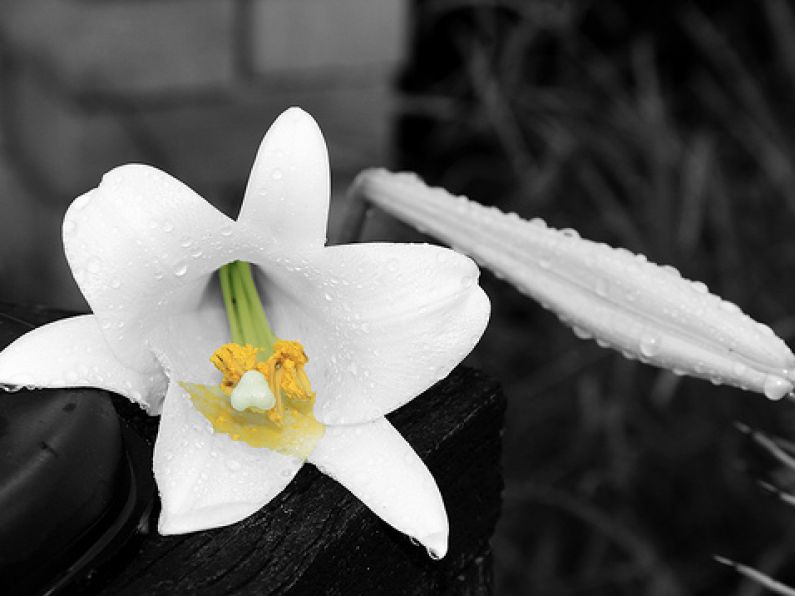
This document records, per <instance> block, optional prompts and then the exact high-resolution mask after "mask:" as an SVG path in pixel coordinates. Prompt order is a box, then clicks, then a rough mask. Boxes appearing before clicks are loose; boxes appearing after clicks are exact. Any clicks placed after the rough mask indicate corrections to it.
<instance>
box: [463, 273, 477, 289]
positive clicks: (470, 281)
mask: <svg viewBox="0 0 795 596" xmlns="http://www.w3.org/2000/svg"><path fill="white" fill-rule="evenodd" d="M474 284H475V278H474V277H472V276H471V275H465V276H464V277H462V278H461V287H462V288H464V289H468V288H471V287H472V286H473V285H474Z"/></svg>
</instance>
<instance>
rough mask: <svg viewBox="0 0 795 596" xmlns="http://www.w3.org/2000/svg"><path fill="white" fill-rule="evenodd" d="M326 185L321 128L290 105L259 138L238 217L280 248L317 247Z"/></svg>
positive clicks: (322, 241) (322, 234)
mask: <svg viewBox="0 0 795 596" xmlns="http://www.w3.org/2000/svg"><path fill="white" fill-rule="evenodd" d="M330 184H331V183H330V174H329V163H328V152H327V150H326V143H325V141H324V140H323V135H322V133H321V132H320V128H319V127H318V125H317V123H316V122H315V120H314V119H313V118H312V117H311V116H310V115H309V114H307V113H306V112H304V111H303V110H301V109H299V108H290V109H289V110H287V111H285V112H284V113H283V114H282V115H281V116H279V117H278V118H277V119H276V121H275V122H274V123H273V125H271V127H270V129H269V130H268V132H267V134H266V135H265V138H264V139H263V140H262V144H261V145H260V148H259V151H258V153H257V157H256V159H255V160H254V167H253V168H252V170H251V176H250V177H249V181H248V186H247V187H246V194H245V197H244V200H243V205H242V207H241V208H240V216H239V217H238V221H239V222H241V223H244V224H246V225H248V226H251V227H255V228H258V229H259V233H260V234H263V235H265V236H267V237H270V238H273V239H274V240H276V241H277V242H278V243H280V244H282V245H283V246H284V247H294V248H300V249H312V248H321V247H322V246H323V245H324V244H325V243H326V221H327V219H328V209H329V196H330Z"/></svg>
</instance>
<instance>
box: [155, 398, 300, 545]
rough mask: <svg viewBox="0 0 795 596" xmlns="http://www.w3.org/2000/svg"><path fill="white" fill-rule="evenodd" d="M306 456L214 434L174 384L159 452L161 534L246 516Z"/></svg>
mask: <svg viewBox="0 0 795 596" xmlns="http://www.w3.org/2000/svg"><path fill="white" fill-rule="evenodd" d="M302 464H303V461H302V460H301V459H298V458H293V457H287V456H284V455H280V454H278V453H276V452H273V451H270V450H268V449H255V448H253V447H250V446H249V445H247V444H245V443H243V442H241V441H233V440H232V439H231V438H229V437H228V436H227V435H224V434H220V433H214V432H213V429H212V426H211V425H210V423H209V422H208V421H207V420H206V419H205V418H204V417H203V416H202V415H201V414H199V412H198V411H196V409H195V408H194V407H193V404H192V403H191V402H190V399H189V398H188V396H187V394H186V393H185V392H184V391H183V390H182V389H181V388H180V387H179V386H178V385H177V384H176V383H173V384H172V385H170V386H169V390H168V394H167V396H166V402H165V405H164V407H163V416H162V418H161V419H160V431H159V433H158V435H157V442H156V444H155V454H154V470H155V478H156V480H157V486H158V489H159V491H160V499H161V501H162V504H163V509H162V511H161V514H160V521H159V524H158V530H159V532H160V533H161V534H182V533H185V532H195V531H198V530H206V529H209V528H216V527H220V526H226V525H229V524H233V523H235V522H238V521H240V520H242V519H245V518H246V517H248V516H249V515H251V514H252V513H254V512H255V511H257V510H258V509H260V508H261V507H262V506H264V505H265V504H267V503H268V502H269V501H270V500H271V499H272V498H273V497H275V496H276V495H278V494H279V493H280V492H281V491H282V490H283V489H284V487H285V486H287V484H288V483H289V482H290V480H292V478H293V477H294V476H295V474H296V473H297V472H298V470H299V469H300V467H301V465H302Z"/></svg>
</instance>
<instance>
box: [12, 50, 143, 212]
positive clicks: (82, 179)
mask: <svg viewBox="0 0 795 596" xmlns="http://www.w3.org/2000/svg"><path fill="white" fill-rule="evenodd" d="M6 84H7V85H8V87H7V89H6V90H5V93H6V97H7V106H6V113H5V118H4V120H5V124H6V126H5V128H6V132H7V135H8V143H9V147H10V148H11V150H13V151H14V152H15V154H16V158H17V160H18V162H20V163H21V164H22V165H23V166H24V167H25V168H26V169H28V170H29V171H31V172H36V173H37V176H36V178H37V181H38V184H39V185H40V186H41V189H42V192H44V193H47V194H50V195H54V196H55V197H62V199H61V201H60V203H61V204H62V206H63V207H62V208H63V210H64V211H65V210H66V205H68V201H69V200H71V199H72V198H74V197H75V196H76V195H77V194H78V193H82V192H85V191H87V190H89V189H91V188H93V187H94V186H96V185H97V183H98V182H99V180H100V178H101V177H102V174H104V173H105V172H106V171H107V170H109V169H110V168H112V167H114V166H116V165H119V164H122V163H125V162H128V161H133V160H135V159H136V158H139V159H140V156H141V151H140V150H139V149H138V148H137V146H136V145H135V143H134V142H133V138H132V137H131V135H130V133H129V128H128V126H127V124H128V121H126V120H125V114H124V113H120V112H118V111H116V110H113V109H108V108H107V107H104V108H103V107H102V106H97V105H95V104H92V103H90V102H89V103H83V102H80V101H77V100H76V99H75V98H73V97H71V96H69V95H66V94H65V93H64V90H63V89H62V88H61V87H59V86H58V85H57V84H56V83H55V82H54V81H53V80H52V79H51V78H48V77H46V76H44V75H43V74H42V73H41V71H39V70H37V69H36V68H34V67H32V66H31V65H30V64H29V63H18V64H17V65H16V67H15V68H13V69H11V70H10V71H9V72H8V74H7V76H6Z"/></svg>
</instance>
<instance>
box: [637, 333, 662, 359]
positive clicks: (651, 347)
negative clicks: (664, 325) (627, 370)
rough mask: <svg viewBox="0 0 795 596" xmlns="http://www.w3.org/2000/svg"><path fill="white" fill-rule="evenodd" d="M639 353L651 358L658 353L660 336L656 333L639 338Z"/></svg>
mask: <svg viewBox="0 0 795 596" xmlns="http://www.w3.org/2000/svg"><path fill="white" fill-rule="evenodd" d="M639 347H640V353H641V354H643V355H644V356H645V357H646V358H653V357H654V356H656V355H657V354H659V353H660V338H659V337H657V336H656V335H644V336H642V337H641V338H640V346H639Z"/></svg>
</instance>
